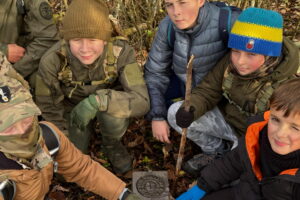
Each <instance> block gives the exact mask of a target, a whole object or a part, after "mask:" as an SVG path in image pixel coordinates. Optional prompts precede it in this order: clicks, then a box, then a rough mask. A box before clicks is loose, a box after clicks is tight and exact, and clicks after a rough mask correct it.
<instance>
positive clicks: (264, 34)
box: [228, 8, 283, 56]
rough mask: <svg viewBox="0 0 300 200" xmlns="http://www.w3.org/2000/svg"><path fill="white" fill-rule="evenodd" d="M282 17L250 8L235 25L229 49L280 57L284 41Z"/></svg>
mask: <svg viewBox="0 0 300 200" xmlns="http://www.w3.org/2000/svg"><path fill="white" fill-rule="evenodd" d="M282 27H283V19H282V16H281V15H280V14H279V13H277V12H275V11H271V10H265V9H261V8H248V9H246V10H244V11H243V12H242V13H241V14H240V16H239V17H238V19H237V20H236V22H235V23H234V25H233V27H232V30H231V33H230V34H229V42H228V47H229V48H234V49H239V50H242V51H247V52H250V53H257V54H262V55H265V56H280V54H281V47H282V40H283V30H282Z"/></svg>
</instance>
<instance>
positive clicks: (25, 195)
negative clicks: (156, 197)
mask: <svg viewBox="0 0 300 200" xmlns="http://www.w3.org/2000/svg"><path fill="white" fill-rule="evenodd" d="M42 123H45V124H47V125H49V126H51V128H53V129H54V130H55V131H56V133H57V134H58V135H59V141H60V148H59V151H58V154H57V155H56V157H55V161H56V162H57V163H58V171H57V172H58V173H59V174H61V175H62V176H63V177H64V178H65V180H66V181H68V182H75V183H77V184H78V185H80V186H82V187H84V188H85V189H87V190H89V191H92V192H94V193H95V194H98V195H100V196H102V197H104V198H106V199H111V200H115V199H118V197H119V195H120V194H121V192H122V191H123V189H124V188H125V183H124V182H123V181H122V180H120V179H119V178H118V177H116V176H115V175H114V174H112V173H111V172H110V171H108V170H107V169H105V168H104V167H102V166H101V165H100V164H99V163H97V162H95V161H93V160H92V159H91V158H90V157H89V156H87V155H84V154H82V153H81V152H80V151H79V150H78V149H76V148H75V146H74V145H73V144H72V143H71V142H70V141H69V140H68V139H67V138H66V137H65V136H64V134H63V133H62V132H61V131H60V130H59V129H58V128H57V127H56V126H54V125H53V124H51V123H49V122H42ZM43 148H44V149H47V147H46V145H45V144H43ZM47 152H48V150H47ZM4 177H5V178H8V179H11V180H13V181H15V182H16V186H17V192H16V197H15V200H43V199H44V197H45V195H46V194H47V192H48V191H49V186H50V184H51V180H52V178H53V163H50V164H48V165H47V166H46V167H44V168H43V169H42V170H40V171H38V170H27V169H24V170H0V178H4ZM0 199H1V198H0Z"/></svg>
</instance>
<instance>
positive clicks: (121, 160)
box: [102, 138, 132, 174]
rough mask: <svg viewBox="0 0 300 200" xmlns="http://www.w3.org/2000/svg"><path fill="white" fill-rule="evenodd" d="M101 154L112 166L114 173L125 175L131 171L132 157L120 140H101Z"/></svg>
mask: <svg viewBox="0 0 300 200" xmlns="http://www.w3.org/2000/svg"><path fill="white" fill-rule="evenodd" d="M102 141H103V143H102V144H103V146H102V148H103V152H104V153H105V155H106V156H107V158H108V160H109V161H110V163H111V164H112V167H113V170H114V172H116V173H117V174H125V173H126V172H128V171H130V170H131V169H132V157H131V156H130V154H129V153H128V151H127V149H126V147H125V146H124V145H123V144H122V142H121V141H120V140H117V139H111V138H110V139H107V138H103V140H102Z"/></svg>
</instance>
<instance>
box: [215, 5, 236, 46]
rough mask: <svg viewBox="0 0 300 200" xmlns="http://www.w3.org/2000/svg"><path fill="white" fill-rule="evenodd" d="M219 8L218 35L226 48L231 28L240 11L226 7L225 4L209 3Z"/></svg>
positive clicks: (232, 7)
mask: <svg viewBox="0 0 300 200" xmlns="http://www.w3.org/2000/svg"><path fill="white" fill-rule="evenodd" d="M211 3H213V4H214V5H216V6H218V7H219V8H220V15H219V33H220V37H221V39H222V41H223V44H224V45H225V46H226V47H227V44H228V38H229V33H230V30H231V27H232V25H233V23H234V22H235V20H236V19H237V17H238V16H239V15H240V13H241V12H242V10H241V9H240V8H238V7H235V6H228V5H227V4H226V3H225V2H219V1H216V2H211Z"/></svg>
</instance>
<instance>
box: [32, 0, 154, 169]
mask: <svg viewBox="0 0 300 200" xmlns="http://www.w3.org/2000/svg"><path fill="white" fill-rule="evenodd" d="M78 13H80V15H79V14H78ZM111 31H112V27H111V24H110V21H109V18H108V9H107V8H106V6H105V4H104V3H103V2H101V0H74V1H73V2H72V3H71V5H70V6H69V8H68V10H67V12H66V15H65V17H64V19H63V28H62V35H63V40H62V41H60V42H59V43H57V44H56V45H54V46H53V47H52V48H51V49H49V51H47V52H46V53H45V55H44V56H43V57H42V59H41V63H40V69H39V71H38V76H37V85H36V102H37V104H38V106H39V107H40V109H41V111H42V116H43V118H44V119H46V120H47V121H51V122H53V123H54V124H56V125H57V126H58V127H59V128H60V129H61V130H64V131H65V132H66V133H67V132H68V135H69V138H70V140H71V141H72V142H73V143H74V144H75V146H77V147H78V148H79V149H80V150H82V151H83V152H84V153H87V150H88V144H89V141H90V135H91V132H92V129H93V128H94V126H93V122H94V121H93V119H96V120H97V121H98V122H99V124H100V132H101V134H102V144H103V150H104V151H105V153H106V155H107V156H108V159H109V160H110V162H111V163H112V165H113V168H114V171H115V172H117V173H125V172H127V171H128V170H130V169H131V164H132V158H131V156H130V155H129V153H128V152H127V150H126V148H125V147H124V146H123V145H122V143H121V138H122V136H123V135H124V133H125V131H126V129H127V127H128V124H129V119H130V118H131V117H138V116H142V115H144V114H145V113H146V112H147V111H148V110H149V97H148V92H147V88H146V85H145V82H144V79H143V73H142V71H141V69H140V67H139V66H138V64H137V63H136V60H135V54H134V49H133V48H132V47H130V46H129V45H128V44H127V42H126V41H125V40H122V39H111Z"/></svg>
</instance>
